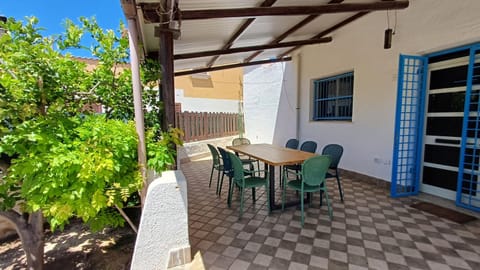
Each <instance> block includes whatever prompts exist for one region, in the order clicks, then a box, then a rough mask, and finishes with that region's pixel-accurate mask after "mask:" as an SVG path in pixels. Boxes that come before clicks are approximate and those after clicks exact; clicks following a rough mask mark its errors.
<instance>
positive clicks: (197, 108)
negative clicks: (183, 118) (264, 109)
mask: <svg viewBox="0 0 480 270" xmlns="http://www.w3.org/2000/svg"><path fill="white" fill-rule="evenodd" d="M175 102H180V103H182V112H185V111H189V112H225V113H238V107H239V101H238V100H231V99H213V98H192V97H185V96H184V92H183V89H175Z"/></svg>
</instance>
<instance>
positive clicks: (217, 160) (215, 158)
mask: <svg viewBox="0 0 480 270" xmlns="http://www.w3.org/2000/svg"><path fill="white" fill-rule="evenodd" d="M207 146H208V149H210V153H212V159H213V165H214V166H218V165H220V157H219V155H218V151H217V148H215V146H213V145H211V144H209V143H207Z"/></svg>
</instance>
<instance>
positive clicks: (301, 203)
mask: <svg viewBox="0 0 480 270" xmlns="http://www.w3.org/2000/svg"><path fill="white" fill-rule="evenodd" d="M300 193H301V194H302V196H301V198H300V208H301V210H302V228H303V224H304V217H303V204H304V202H303V201H304V199H303V196H304V194H303V192H300Z"/></svg>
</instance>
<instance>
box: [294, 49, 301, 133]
mask: <svg viewBox="0 0 480 270" xmlns="http://www.w3.org/2000/svg"><path fill="white" fill-rule="evenodd" d="M296 60H297V61H296V63H295V64H296V66H297V68H296V69H297V106H296V108H295V114H296V129H295V132H296V134H295V138H297V140H300V103H301V98H302V95H301V92H302V90H301V89H302V80H301V77H302V76H301V74H302V54H301V53H298V54H297V55H296Z"/></svg>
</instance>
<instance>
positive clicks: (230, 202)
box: [227, 177, 235, 208]
mask: <svg viewBox="0 0 480 270" xmlns="http://www.w3.org/2000/svg"><path fill="white" fill-rule="evenodd" d="M228 181H229V186H228V189H229V191H228V198H227V205H228V208H230V207H231V206H232V197H233V186H234V185H235V183H232V178H231V177H229V178H228Z"/></svg>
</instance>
